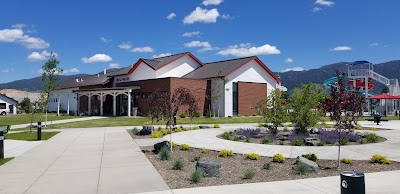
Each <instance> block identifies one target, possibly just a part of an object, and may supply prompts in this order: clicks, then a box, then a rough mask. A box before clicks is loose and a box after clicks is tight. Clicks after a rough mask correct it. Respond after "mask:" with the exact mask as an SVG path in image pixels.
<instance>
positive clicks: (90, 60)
mask: <svg viewBox="0 0 400 194" xmlns="http://www.w3.org/2000/svg"><path fill="white" fill-rule="evenodd" d="M110 61H112V58H111V57H110V56H108V55H106V54H95V55H93V56H92V57H90V58H87V57H84V58H82V62H83V63H98V62H110Z"/></svg>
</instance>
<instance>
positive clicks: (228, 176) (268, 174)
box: [142, 146, 400, 189]
mask: <svg viewBox="0 0 400 194" xmlns="http://www.w3.org/2000/svg"><path fill="white" fill-rule="evenodd" d="M142 149H143V152H144V153H145V154H146V156H147V157H148V158H149V160H150V161H151V162H152V163H153V165H154V166H155V168H156V169H157V170H158V172H159V173H160V174H161V176H162V177H163V179H164V180H165V181H166V182H167V184H168V186H169V187H170V188H171V189H179V188H190V187H203V186H215V185H229V184H242V183H255V182H271V181H282V180H293V179H304V178H317V177H326V176H337V175H339V174H340V172H342V171H351V170H353V169H356V170H357V171H361V172H365V173H367V172H380V171H392V170H400V163H398V162H393V161H392V163H391V164H390V165H387V164H374V163H370V162H369V161H360V160H353V164H352V165H349V164H343V163H342V164H341V170H340V171H338V170H337V169H336V165H337V163H336V161H334V160H318V161H317V163H318V165H319V166H320V167H321V173H320V174H317V173H313V172H309V173H307V174H305V175H296V174H295V173H294V172H293V170H292V167H294V166H295V165H294V163H295V161H296V159H286V161H285V162H284V163H273V162H272V158H270V157H261V158H260V159H259V160H249V159H246V158H245V156H244V155H239V154H235V156H232V157H227V158H222V157H219V156H218V152H215V151H209V152H208V153H207V154H203V153H201V150H200V149H193V148H192V149H191V150H189V151H181V150H179V146H177V147H175V148H174V152H173V154H172V159H170V160H167V161H161V160H160V159H159V156H158V155H156V154H154V153H153V152H152V150H153V148H152V147H143V148H142ZM196 156H200V158H201V160H213V161H216V162H219V163H220V164H221V169H220V175H219V177H213V178H203V179H202V180H201V181H200V182H199V183H197V184H194V183H191V181H190V173H191V172H193V171H194V170H195V165H196V161H194V158H195V157H196ZM177 159H183V160H184V163H185V166H184V169H183V170H172V165H173V163H174V161H175V160H177ZM268 162H270V164H271V168H270V170H265V169H262V167H263V165H264V164H265V163H268ZM247 169H251V170H253V171H254V172H255V173H256V175H255V177H254V178H253V179H243V173H244V172H245V171H246V170H247Z"/></svg>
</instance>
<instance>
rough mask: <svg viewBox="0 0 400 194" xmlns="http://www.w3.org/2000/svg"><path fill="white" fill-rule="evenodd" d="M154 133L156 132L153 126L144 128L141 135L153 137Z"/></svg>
mask: <svg viewBox="0 0 400 194" xmlns="http://www.w3.org/2000/svg"><path fill="white" fill-rule="evenodd" d="M152 131H154V127H153V126H143V129H142V130H140V132H139V135H151V132H152Z"/></svg>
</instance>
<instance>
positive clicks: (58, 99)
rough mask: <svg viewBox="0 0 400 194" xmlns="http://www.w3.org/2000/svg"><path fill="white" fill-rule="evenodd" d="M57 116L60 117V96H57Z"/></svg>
mask: <svg viewBox="0 0 400 194" xmlns="http://www.w3.org/2000/svg"><path fill="white" fill-rule="evenodd" d="M57 116H60V95H58V96H57Z"/></svg>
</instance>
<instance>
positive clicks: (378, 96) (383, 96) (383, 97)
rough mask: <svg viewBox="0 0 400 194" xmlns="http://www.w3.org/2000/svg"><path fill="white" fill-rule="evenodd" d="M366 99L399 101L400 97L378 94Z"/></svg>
mask: <svg viewBox="0 0 400 194" xmlns="http://www.w3.org/2000/svg"><path fill="white" fill-rule="evenodd" d="M367 99H372V100H381V99H400V96H391V95H389V94H379V95H375V96H372V97H368V98H367Z"/></svg>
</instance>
